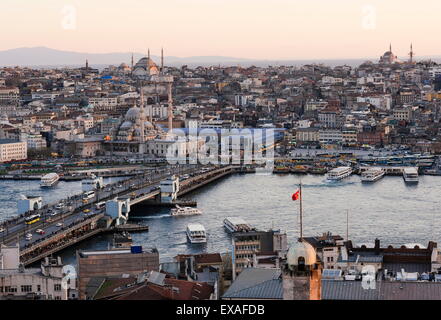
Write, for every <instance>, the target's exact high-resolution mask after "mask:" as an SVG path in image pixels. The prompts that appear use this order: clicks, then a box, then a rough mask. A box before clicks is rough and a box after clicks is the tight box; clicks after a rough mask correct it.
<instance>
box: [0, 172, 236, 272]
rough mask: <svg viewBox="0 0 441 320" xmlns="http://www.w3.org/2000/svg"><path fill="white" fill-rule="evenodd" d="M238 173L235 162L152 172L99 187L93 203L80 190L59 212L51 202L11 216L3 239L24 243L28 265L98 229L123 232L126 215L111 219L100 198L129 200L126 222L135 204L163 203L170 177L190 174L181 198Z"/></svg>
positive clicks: (23, 254)
mask: <svg viewBox="0 0 441 320" xmlns="http://www.w3.org/2000/svg"><path fill="white" fill-rule="evenodd" d="M233 172H235V168H234V167H233V166H225V167H213V166H212V167H200V166H174V167H169V168H164V169H160V170H155V171H151V172H148V173H145V174H144V175H140V176H136V177H132V178H129V179H127V180H123V181H120V182H117V183H114V184H110V185H107V186H105V187H104V188H103V189H101V190H96V191H95V195H94V196H93V198H92V199H89V200H88V201H87V203H85V201H84V199H83V198H82V195H80V194H79V195H74V196H71V197H69V198H67V199H64V200H63V201H61V202H62V203H64V207H63V209H62V210H61V212H59V213H57V214H55V215H54V212H56V211H55V210H56V209H55V205H56V204H50V205H46V206H44V207H43V208H41V209H38V210H35V211H31V212H27V213H26V214H22V215H19V216H17V217H15V218H13V219H10V220H7V221H5V222H3V223H2V228H4V231H3V232H2V235H1V238H0V241H1V243H3V244H6V245H15V244H17V243H18V244H19V246H20V256H21V262H22V263H23V264H24V265H28V264H31V263H33V262H36V261H38V260H40V259H42V258H44V257H45V256H47V255H50V254H52V253H55V252H57V251H59V250H62V249H64V248H67V247H69V246H71V245H73V244H75V243H78V242H80V241H82V240H84V239H87V238H90V237H92V236H94V235H96V234H98V233H101V232H107V231H109V230H117V228H115V222H116V220H118V219H119V218H120V217H116V218H115V217H109V215H107V214H106V213H107V211H106V207H104V208H103V207H100V208H98V207H97V206H95V205H96V204H97V203H99V202H104V201H108V200H112V199H118V201H122V202H125V203H128V206H127V208H128V210H127V211H125V212H123V213H125V215H126V217H125V218H126V220H123V221H124V222H126V221H127V220H128V215H129V212H130V209H129V208H130V206H136V205H140V204H142V203H143V202H145V201H149V200H154V201H155V202H158V203H160V202H161V188H160V183H161V181H163V180H165V179H179V177H183V176H184V177H185V179H183V181H182V183H181V186H180V189H179V191H178V192H177V194H176V197H177V196H183V195H185V194H187V193H189V192H191V191H193V190H195V189H197V188H200V187H201V186H203V185H206V184H208V183H211V182H213V181H215V180H217V179H220V178H222V177H224V176H225V175H228V174H231V173H233ZM174 177H176V178H174ZM34 214H38V215H39V216H40V220H39V221H37V222H35V223H34V224H32V225H28V224H26V223H25V219H26V217H28V216H30V215H34ZM118 221H119V220H118ZM39 229H40V230H44V233H41V234H40V233H37V232H36V231H37V230H39ZM27 234H32V238H31V239H28V238H26V235H27Z"/></svg>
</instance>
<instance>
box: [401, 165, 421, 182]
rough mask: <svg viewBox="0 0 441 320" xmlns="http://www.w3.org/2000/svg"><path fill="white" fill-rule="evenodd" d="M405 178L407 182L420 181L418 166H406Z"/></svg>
mask: <svg viewBox="0 0 441 320" xmlns="http://www.w3.org/2000/svg"><path fill="white" fill-rule="evenodd" d="M403 179H404V181H405V182H406V183H418V181H419V178H418V170H417V169H416V168H413V167H411V168H404V170H403Z"/></svg>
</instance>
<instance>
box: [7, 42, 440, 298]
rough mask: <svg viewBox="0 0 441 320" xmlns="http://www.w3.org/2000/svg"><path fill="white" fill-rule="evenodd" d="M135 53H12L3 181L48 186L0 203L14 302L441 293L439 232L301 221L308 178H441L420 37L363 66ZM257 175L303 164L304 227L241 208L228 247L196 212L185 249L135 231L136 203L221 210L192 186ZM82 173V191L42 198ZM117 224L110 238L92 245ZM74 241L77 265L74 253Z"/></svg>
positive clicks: (190, 211)
mask: <svg viewBox="0 0 441 320" xmlns="http://www.w3.org/2000/svg"><path fill="white" fill-rule="evenodd" d="M127 60H128V62H121V64H120V65H117V66H108V67H105V68H101V69H98V68H94V66H93V65H90V64H89V63H88V61H87V57H85V63H84V66H82V67H63V68H61V67H60V68H41V67H39V68H31V67H19V66H17V67H2V68H0V110H1V111H0V113H1V122H0V162H1V165H0V171H1V174H0V179H2V180H3V181H11V182H14V181H16V182H20V181H30V182H32V181H34V180H35V181H37V182H38V183H39V184H40V186H41V188H43V189H44V190H45V191H44V193H43V196H40V195H35V194H12V195H11V196H12V197H13V198H14V199H13V201H15V202H16V203H17V210H16V211H15V212H13V213H11V214H7V215H6V214H3V215H2V216H0V221H1V225H0V236H1V238H0V241H1V243H2V244H1V248H0V299H8V300H9V299H31V300H68V299H74V300H76V299H87V300H220V299H221V300H243V299H259V300H262V299H264V300H320V299H321V300H402V299H410V300H414V299H441V284H440V283H441V254H440V249H439V248H438V247H437V243H436V239H431V240H432V241H429V243H428V244H427V245H424V244H423V245H422V244H418V243H413V244H405V243H403V244H401V245H398V246H397V245H390V244H388V243H386V244H383V246H382V245H381V244H380V240H379V239H381V237H382V236H385V235H382V234H378V235H376V238H374V239H371V242H372V244H371V245H369V244H362V245H357V244H356V243H354V242H353V241H351V238H350V237H349V231H348V230H346V231H347V232H346V234H341V235H337V234H333V233H331V232H334V231H333V230H330V231H329V230H322V233H321V234H304V231H303V225H302V218H303V211H302V201H303V197H302V182H301V180H302V178H301V177H302V176H305V175H326V179H327V181H328V182H327V183H328V184H333V183H334V184H338V183H341V181H344V179H347V178H348V177H349V176H351V175H360V179H361V182H363V183H366V182H367V183H369V182H370V183H371V184H375V183H377V181H378V180H380V179H382V178H383V177H384V179H387V178H386V176H402V177H403V178H404V181H403V183H404V184H407V185H411V188H412V187H415V186H416V185H418V183H419V184H422V183H424V180H422V181H419V180H420V176H421V177H424V176H427V175H430V176H438V175H441V162H440V161H439V156H438V155H439V154H440V152H441V130H440V128H441V127H440V118H441V113H440V107H441V66H440V65H438V64H437V63H435V62H433V61H431V60H419V59H417V57H416V56H415V54H414V51H413V47H412V45H410V47H409V54H408V58H407V59H401V60H400V59H398V57H397V55H396V53H394V52H393V48H392V45H390V47H389V48H388V50H387V51H386V52H385V53H384V54H383V55H381V57H380V58H379V59H378V61H367V62H365V63H363V64H361V65H359V66H358V67H350V66H348V65H342V66H336V67H330V66H326V65H323V64H309V65H303V66H299V67H296V66H282V65H278V66H268V67H255V66H251V67H240V66H211V67H196V68H190V67H188V66H185V65H184V66H182V67H170V66H167V61H166V60H165V58H164V55H163V50H162V51H161V58H160V59H159V61H154V60H153V59H152V58H151V56H150V50H148V51H147V54H146V56H145V57H143V58H141V59H140V60H139V61H134V58H133V56H131V57H127ZM0 63H1V62H0ZM178 133H180V134H178ZM256 139H257V140H259V143H258V144H256V141H255V140H256ZM219 150H222V152H220V151H219ZM247 152H251V153H252V156H251V157H249V158H247ZM257 155H259V156H260V157H258V156H257ZM262 159H263V160H264V161H262ZM204 161H205V162H204ZM264 168H266V170H264ZM268 168H269V170H270V171H268ZM259 172H260V173H262V172H263V173H265V174H279V175H283V174H289V175H295V176H296V177H297V178H296V179H297V180H296V181H298V183H296V184H293V185H292V189H291V190H286V193H287V194H292V199H291V200H290V201H294V202H293V205H292V206H293V211H296V215H297V216H298V218H299V219H300V220H299V224H297V225H296V228H297V229H296V231H292V230H279V229H274V227H271V221H266V222H265V221H263V223H266V224H267V228H266V229H265V230H263V229H261V228H256V227H254V226H253V225H252V224H249V223H248V222H247V221H245V220H244V219H243V218H242V217H241V216H240V212H231V214H229V215H228V216H225V217H224V219H223V221H219V223H223V226H224V228H225V232H226V233H227V234H228V237H229V238H230V239H231V240H230V241H231V244H230V245H225V248H226V249H225V251H222V252H210V251H208V250H207V247H204V244H205V243H206V242H210V241H214V240H211V239H210V234H209V233H207V232H206V229H205V228H204V225H202V224H201V223H193V222H194V221H195V220H192V223H189V224H188V225H187V228H186V231H185V232H186V237H187V241H188V243H189V245H190V246H192V247H193V249H192V251H191V252H188V251H182V252H180V253H179V254H178V255H175V256H174V257H173V258H172V259H162V258H161V256H162V255H164V254H166V252H161V251H160V250H158V249H157V248H156V247H155V246H154V245H153V244H151V245H149V243H147V244H146V243H142V244H141V243H136V241H134V240H133V238H132V234H136V233H148V232H155V230H154V229H153V230H150V228H149V225H148V224H146V223H138V222H137V221H136V220H133V219H132V217H131V216H132V215H134V216H136V215H137V214H139V213H140V212H142V215H145V212H144V211H145V210H147V208H157V207H160V208H165V210H166V211H167V214H168V215H170V216H171V218H173V219H186V218H187V216H199V215H209V214H210V213H209V212H202V210H201V209H198V203H197V201H195V200H194V199H192V198H191V196H192V194H193V192H194V190H196V189H198V190H202V191H199V192H203V190H204V188H205V185H209V184H210V185H213V184H218V183H219V184H221V183H223V181H224V180H225V179H229V178H228V177H229V176H231V175H244V174H259ZM109 178H110V179H116V180H110V182H108V183H104V180H103V179H109ZM218 180H219V181H218ZM75 181H78V182H81V193H78V194H73V193H67V194H66V196H64V197H63V198H62V199H58V200H57V201H55V202H50V201H48V200H47V199H45V197H46V195H48V196H49V195H50V192H51V190H53V189H55V188H60V186H59V185H58V186H57V184H58V183H59V182H60V183H61V182H63V183H67V184H69V183H74V182H75ZM106 181H107V180H106ZM303 192H307V191H305V190H303ZM411 192H412V189H410V190H409V193H411ZM290 197H291V196H290ZM268 201H271V199H268ZM298 204H299V207H298ZM295 219H296V218H295V217H294V218H293V221H294V220H295ZM347 219H348V220H349V217H347ZM348 220H347V221H346V223H347V224H348V228H349V221H348ZM196 221H197V220H196ZM287 232H296V234H295V235H290V236H291V237H295V238H297V237H298V238H297V240H296V241H294V242H293V241H289V240H288V237H287ZM103 233H106V234H111V235H110V236H108V237H110V238H111V239H112V241H111V243H109V244H108V248H107V249H103V248H94V249H93V250H91V249H82V247H81V243H82V241H84V240H86V239H88V241H93V239H94V237H96V236H98V235H99V234H103ZM71 246H74V248H75V253H74V254H73V256H74V261H75V263H74V264H73V265H72V264H67V263H64V262H63V261H62V259H61V257H60V256H59V253H60V252H62V251H63V250H66V248H69V247H71ZM167 257H168V255H167Z"/></svg>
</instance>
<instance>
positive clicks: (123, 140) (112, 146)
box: [105, 50, 201, 158]
mask: <svg viewBox="0 0 441 320" xmlns="http://www.w3.org/2000/svg"><path fill="white" fill-rule="evenodd" d="M163 63H164V60H163V51H162V52H161V68H160V69H159V68H158V67H157V65H156V64H155V62H154V61H153V60H152V59H150V50H149V53H148V56H147V57H144V58H142V59H140V60H139V61H138V63H137V64H136V65H135V66H134V68H133V76H134V77H137V78H139V79H140V80H141V82H142V83H143V85H144V86H142V87H140V88H139V92H140V95H139V97H140V102H139V106H137V105H136V104H135V105H134V106H133V107H131V108H130V109H129V110H128V111H127V113H126V114H125V116H124V117H122V118H121V120H120V123H119V125H118V126H117V128H116V130H114V132H113V134H111V136H109V137H108V138H107V139H106V141H105V150H106V153H107V154H108V155H124V156H129V155H140V156H142V157H144V156H147V157H153V158H158V157H159V158H165V157H169V156H173V157H176V158H182V157H186V156H187V155H188V154H189V153H193V152H195V150H197V147H198V146H199V145H200V144H201V140H199V139H195V140H193V139H192V140H189V139H188V138H187V139H182V137H181V138H180V139H177V137H176V135H175V134H173V128H172V126H173V99H172V84H173V77H172V76H168V75H164V74H163ZM149 86H150V87H151V86H153V87H154V88H156V87H157V86H163V87H165V89H166V91H167V95H168V102H167V109H168V112H167V118H168V130H167V131H166V130H164V129H162V128H161V127H160V126H157V125H155V124H154V123H153V119H152V115H151V114H150V120H149V119H147V113H146V110H145V105H144V104H145V101H147V99H145V98H144V94H145V93H147V94H148V95H149V94H153V93H152V91H151V90H149ZM170 146H172V147H173V149H171V148H169V147H170ZM171 151H172V152H173V154H172V155H170V153H169V152H171Z"/></svg>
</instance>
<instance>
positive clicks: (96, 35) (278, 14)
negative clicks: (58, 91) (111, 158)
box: [0, 0, 441, 59]
mask: <svg viewBox="0 0 441 320" xmlns="http://www.w3.org/2000/svg"><path fill="white" fill-rule="evenodd" d="M440 13H441V1H439V0H423V1H414V0H378V1H377V0H364V1H359V0H271V1H269V0H268V1H261V0H160V1H159V0H88V1H86V0H1V1H0V28H1V30H2V32H1V33H2V36H1V38H0V39H1V41H0V50H6V49H12V48H17V47H33V46H46V47H50V48H54V49H59V50H69V51H79V52H90V53H107V52H132V51H135V52H146V51H147V48H148V47H149V48H150V51H151V53H152V54H159V53H160V49H161V47H162V46H163V47H164V48H165V52H166V55H172V56H179V57H187V56H211V55H217V56H231V57H237V58H252V59H324V58H327V59H338V58H366V57H379V56H380V55H381V54H383V52H384V51H386V50H387V49H388V47H389V43H390V42H392V47H393V51H394V53H395V54H397V55H398V56H401V57H403V56H406V55H407V54H408V52H409V46H410V43H411V42H412V43H413V46H414V50H415V52H416V54H417V56H418V55H419V56H430V55H441V42H440V41H438V38H439V33H440V32H439V31H440V29H441V26H440V24H439V15H440Z"/></svg>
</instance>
